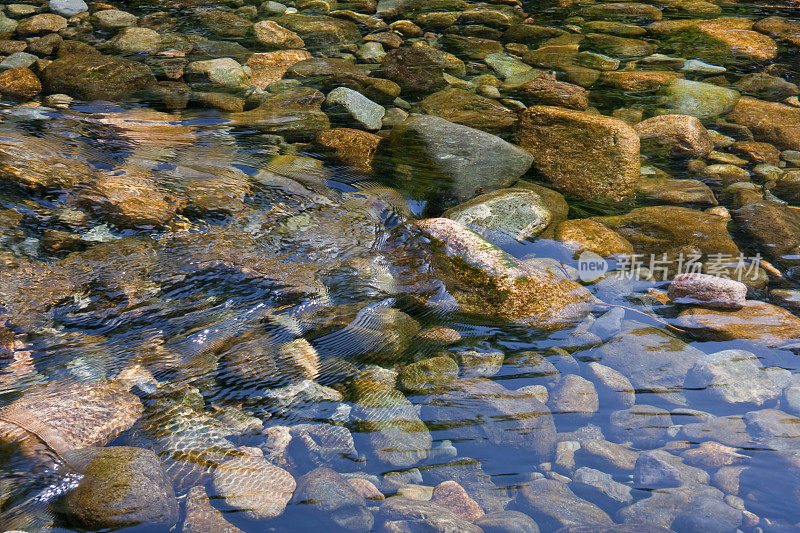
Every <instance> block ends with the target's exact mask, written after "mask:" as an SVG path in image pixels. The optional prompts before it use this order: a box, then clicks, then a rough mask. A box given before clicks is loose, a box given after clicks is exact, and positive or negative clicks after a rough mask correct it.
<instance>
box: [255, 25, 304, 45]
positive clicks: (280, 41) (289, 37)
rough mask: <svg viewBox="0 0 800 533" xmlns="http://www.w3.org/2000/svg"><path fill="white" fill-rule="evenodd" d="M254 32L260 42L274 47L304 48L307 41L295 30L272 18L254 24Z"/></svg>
mask: <svg viewBox="0 0 800 533" xmlns="http://www.w3.org/2000/svg"><path fill="white" fill-rule="evenodd" d="M253 33H254V34H255V36H256V41H258V43H259V44H261V45H263V46H266V47H267V48H272V49H281V48H304V47H305V45H306V43H305V42H303V39H301V38H300V36H299V35H297V34H296V33H295V32H293V31H291V30H287V29H286V28H284V27H283V26H280V25H279V24H278V23H276V22H273V21H271V20H262V21H261V22H256V23H255V24H254V25H253Z"/></svg>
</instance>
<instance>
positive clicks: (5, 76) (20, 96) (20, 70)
mask: <svg viewBox="0 0 800 533" xmlns="http://www.w3.org/2000/svg"><path fill="white" fill-rule="evenodd" d="M40 92H42V84H41V82H40V81H39V78H37V77H36V74H34V73H33V72H31V70H30V69H28V68H25V67H17V68H12V69H9V70H6V71H4V72H2V73H0V94H2V95H3V96H7V97H8V98H11V99H13V100H23V101H25V100H30V99H31V98H33V97H34V96H36V95H37V94H39V93H40Z"/></svg>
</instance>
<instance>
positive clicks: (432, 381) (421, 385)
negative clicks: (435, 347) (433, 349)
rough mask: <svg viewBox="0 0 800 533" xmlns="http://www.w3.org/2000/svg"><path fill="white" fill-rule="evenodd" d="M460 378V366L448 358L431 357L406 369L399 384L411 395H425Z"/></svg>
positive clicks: (401, 373)
mask: <svg viewBox="0 0 800 533" xmlns="http://www.w3.org/2000/svg"><path fill="white" fill-rule="evenodd" d="M456 378H458V365H457V364H456V362H455V361H453V359H452V358H450V357H446V356H438V357H431V358H430V359H424V360H422V361H418V362H416V363H411V364H410V365H408V366H406V367H404V368H403V369H402V370H401V371H400V375H399V376H398V379H397V384H398V385H399V386H400V388H402V389H404V390H406V391H408V392H411V393H424V392H430V391H432V390H435V389H437V388H438V387H439V386H441V385H443V384H445V383H448V382H450V381H453V380H454V379H456Z"/></svg>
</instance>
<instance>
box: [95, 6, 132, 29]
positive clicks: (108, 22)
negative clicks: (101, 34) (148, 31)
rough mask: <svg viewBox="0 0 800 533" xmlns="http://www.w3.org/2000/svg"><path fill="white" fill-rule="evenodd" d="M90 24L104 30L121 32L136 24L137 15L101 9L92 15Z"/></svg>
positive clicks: (117, 10)
mask: <svg viewBox="0 0 800 533" xmlns="http://www.w3.org/2000/svg"><path fill="white" fill-rule="evenodd" d="M89 20H90V22H91V23H92V24H93V25H94V26H96V27H98V28H100V29H103V30H119V29H120V28H126V27H128V26H134V25H135V24H136V15H134V14H132V13H128V12H127V11H121V10H119V9H100V10H98V11H95V12H94V13H92V16H91V17H90V18H89Z"/></svg>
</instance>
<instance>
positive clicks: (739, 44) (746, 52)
mask: <svg viewBox="0 0 800 533" xmlns="http://www.w3.org/2000/svg"><path fill="white" fill-rule="evenodd" d="M670 22H672V21H670ZM676 22H677V21H676ZM651 27H658V28H664V30H665V31H664V33H666V37H667V39H666V40H667V41H668V44H667V47H668V48H671V49H672V50H673V51H674V52H675V53H677V54H679V55H681V56H683V57H693V58H697V59H702V60H703V61H708V62H710V63H714V64H716V65H739V66H741V65H747V64H752V63H758V62H762V61H770V60H772V59H774V58H775V57H776V55H777V53H778V45H777V44H776V43H775V41H773V40H772V39H771V38H770V37H768V36H766V35H763V34H761V33H758V32H755V31H752V30H751V29H750V28H751V27H752V22H750V21H747V20H745V19H717V20H705V21H704V20H698V21H692V23H691V24H675V25H669V24H663V25H660V26H659V25H658V23H655V24H653V26H651ZM659 33H661V31H659Z"/></svg>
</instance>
